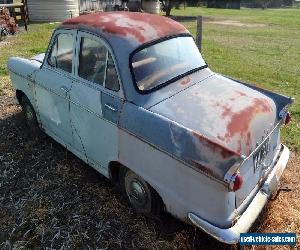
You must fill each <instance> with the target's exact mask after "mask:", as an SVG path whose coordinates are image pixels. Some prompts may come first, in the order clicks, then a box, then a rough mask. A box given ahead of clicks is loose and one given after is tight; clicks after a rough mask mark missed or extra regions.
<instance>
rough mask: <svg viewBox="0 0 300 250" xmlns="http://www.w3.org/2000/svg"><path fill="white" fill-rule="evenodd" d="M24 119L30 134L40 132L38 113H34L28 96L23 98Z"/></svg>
mask: <svg viewBox="0 0 300 250" xmlns="http://www.w3.org/2000/svg"><path fill="white" fill-rule="evenodd" d="M21 106H22V112H23V117H24V121H25V124H26V126H27V127H28V128H29V130H30V132H37V131H39V126H38V122H37V118H36V113H35V111H34V108H33V106H32V105H31V103H30V101H29V100H28V98H27V97H26V96H24V97H23V98H22V101H21Z"/></svg>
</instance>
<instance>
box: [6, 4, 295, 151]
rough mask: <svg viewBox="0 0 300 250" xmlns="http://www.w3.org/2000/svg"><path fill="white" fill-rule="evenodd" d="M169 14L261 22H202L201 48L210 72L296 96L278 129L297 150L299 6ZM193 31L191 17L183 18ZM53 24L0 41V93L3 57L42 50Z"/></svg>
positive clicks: (40, 25) (22, 55) (24, 55)
mask: <svg viewBox="0 0 300 250" xmlns="http://www.w3.org/2000/svg"><path fill="white" fill-rule="evenodd" d="M172 14H173V15H202V16H205V17H208V18H209V21H214V20H234V21H240V22H242V23H246V24H264V25H265V26H264V27H236V26H228V25H219V24H211V23H207V22H205V23H204V25H203V46H202V54H203V56H204V58H205V60H206V62H207V63H208V64H209V66H210V68H211V69H212V70H214V71H215V72H218V73H221V74H225V75H228V76H231V77H233V78H237V79H240V80H243V81H246V82H250V83H253V84H256V85H258V86H261V87H263V88H266V89H269V90H273V91H275V92H279V93H282V94H285V95H288V96H292V97H294V98H295V99H296V101H295V104H294V105H293V106H292V107H291V112H292V116H293V121H292V123H291V124H290V125H289V126H287V127H285V128H284V129H283V130H282V133H283V141H284V142H285V143H286V144H287V145H288V146H290V147H291V148H293V149H294V150H300V101H299V99H300V88H299V87H298V86H299V85H300V10H299V9H276V10H273V9H268V10H260V9H255V10H252V9H241V10H223V9H207V8H186V9H185V10H173V11H172ZM184 25H186V27H187V28H188V29H189V30H190V31H191V33H192V34H193V35H195V32H196V25H195V22H184ZM55 27H56V25H51V24H31V25H30V27H29V32H28V33H25V32H23V33H21V34H19V35H18V36H16V37H11V38H9V39H7V40H6V41H7V42H8V45H5V46H2V45H1V43H0V94H1V92H2V93H3V92H4V90H5V88H10V83H9V80H8V76H7V69H6V61H7V59H8V58H9V57H10V56H21V57H27V58H28V57H31V56H33V55H35V54H38V53H40V52H43V51H45V49H46V47H47V45H48V41H49V38H50V36H51V33H52V30H53V29H54V28H55Z"/></svg>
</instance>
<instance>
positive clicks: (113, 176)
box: [108, 161, 166, 210]
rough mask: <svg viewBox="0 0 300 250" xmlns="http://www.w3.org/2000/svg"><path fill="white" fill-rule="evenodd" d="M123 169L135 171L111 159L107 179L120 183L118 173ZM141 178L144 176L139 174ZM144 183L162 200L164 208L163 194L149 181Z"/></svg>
mask: <svg viewBox="0 0 300 250" xmlns="http://www.w3.org/2000/svg"><path fill="white" fill-rule="evenodd" d="M124 169H129V170H131V171H133V172H134V173H136V171H134V170H133V169H131V168H129V167H127V166H125V165H124V164H122V163H120V162H118V161H111V162H110V163H109V166H108V174H109V179H110V180H111V181H112V182H113V183H114V184H120V181H121V180H120V173H121V171H122V170H124ZM136 174H137V175H139V174H138V173H136ZM141 177H142V178H143V179H144V177H143V176H141ZM145 181H146V183H147V184H148V185H149V186H150V188H151V189H153V191H155V193H156V195H157V196H158V197H159V199H160V200H161V201H162V204H163V207H164V210H165V209H166V203H165V201H164V199H163V196H162V195H161V194H160V192H159V191H158V190H157V187H155V186H154V185H152V184H151V183H149V182H148V180H146V179H145Z"/></svg>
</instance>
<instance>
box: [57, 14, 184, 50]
mask: <svg viewBox="0 0 300 250" xmlns="http://www.w3.org/2000/svg"><path fill="white" fill-rule="evenodd" d="M61 27H68V28H74V29H81V30H92V31H93V32H95V33H101V34H102V35H104V36H105V38H106V39H108V40H109V39H110V38H112V37H115V36H118V37H122V38H123V41H124V42H127V43H128V45H131V46H132V48H134V47H138V46H140V45H142V44H144V43H148V42H151V41H154V40H157V39H160V38H163V37H168V36H174V35H179V34H186V33H189V31H188V30H187V29H186V28H185V27H184V26H183V25H182V24H180V23H178V22H176V21H174V20H172V19H170V18H166V17H163V16H159V15H153V14H147V13H139V12H125V11H122V12H121V11H116V12H98V13H92V14H88V15H82V16H79V17H75V18H71V19H67V20H65V21H64V22H63V23H62V25H61Z"/></svg>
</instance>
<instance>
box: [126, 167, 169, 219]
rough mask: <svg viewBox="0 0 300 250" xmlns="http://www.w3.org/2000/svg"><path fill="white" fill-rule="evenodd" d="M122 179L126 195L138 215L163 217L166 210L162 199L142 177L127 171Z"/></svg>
mask: <svg viewBox="0 0 300 250" xmlns="http://www.w3.org/2000/svg"><path fill="white" fill-rule="evenodd" d="M122 179H123V189H124V191H125V194H126V196H127V198H128V200H129V202H130V204H131V205H132V206H133V207H134V209H135V210H136V211H137V212H138V213H143V214H152V215H155V216H159V215H161V213H162V212H163V208H164V206H163V202H162V199H161V198H160V196H159V195H158V193H157V192H156V191H155V190H154V189H153V188H152V187H151V186H150V185H149V184H148V183H147V182H146V181H145V180H144V179H143V178H142V177H140V176H139V175H137V174H136V173H134V172H133V171H131V170H129V169H125V170H124V171H123V178H122Z"/></svg>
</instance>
